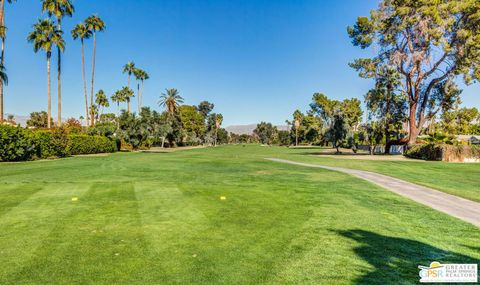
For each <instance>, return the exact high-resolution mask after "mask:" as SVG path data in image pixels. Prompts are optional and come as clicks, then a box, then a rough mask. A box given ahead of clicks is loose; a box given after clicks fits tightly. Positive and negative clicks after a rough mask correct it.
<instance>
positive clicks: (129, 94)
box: [121, 86, 135, 113]
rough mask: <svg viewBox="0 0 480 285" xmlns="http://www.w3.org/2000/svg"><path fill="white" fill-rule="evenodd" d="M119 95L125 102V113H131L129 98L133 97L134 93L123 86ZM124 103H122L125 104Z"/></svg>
mask: <svg viewBox="0 0 480 285" xmlns="http://www.w3.org/2000/svg"><path fill="white" fill-rule="evenodd" d="M121 92H122V93H121V94H122V97H123V98H124V100H125V101H126V102H127V111H128V113H130V112H131V108H130V98H131V97H135V92H133V90H132V89H130V88H129V87H127V86H125V87H123V89H122V90H121ZM125 101H124V102H125Z"/></svg>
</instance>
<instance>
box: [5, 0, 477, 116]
mask: <svg viewBox="0 0 480 285" xmlns="http://www.w3.org/2000/svg"><path fill="white" fill-rule="evenodd" d="M377 3H378V1H377V0H343V1H338V0H321V1H320V0H311V1H300V0H289V1H287V0H276V1H273V0H215V1H213V0H212V1H208V0H201V1H200V0H168V1H164V0H121V1H119V0H100V1H92V0H90V1H86V0H83V1H80V0H77V1H74V4H75V8H76V12H75V15H74V17H73V18H67V19H65V20H64V24H63V27H64V30H65V31H66V38H67V49H66V52H65V55H64V61H63V62H64V65H63V70H64V73H63V82H62V84H63V86H64V88H63V98H64V100H63V116H64V117H70V116H75V117H79V116H80V115H82V114H83V110H84V105H83V89H82V78H81V53H80V44H79V42H74V41H72V39H71V37H70V30H71V28H72V27H73V26H74V25H75V24H77V23H78V22H81V21H83V20H84V19H85V18H86V17H87V16H89V15H90V14H92V13H97V14H98V15H99V16H100V17H101V18H103V19H104V20H105V22H106V24H107V30H106V32H105V33H103V34H100V35H99V37H98V51H97V70H96V74H97V76H96V89H97V90H98V88H102V89H104V90H105V91H106V93H107V94H108V95H111V94H112V93H113V92H114V91H115V90H116V89H119V88H120V87H121V86H124V85H126V81H127V78H126V76H125V75H123V74H122V72H121V71H122V66H123V65H124V64H125V63H126V62H128V61H129V60H133V61H135V63H136V64H137V66H138V67H141V68H143V69H145V70H147V71H148V72H149V74H150V78H151V79H150V80H149V81H147V83H146V86H145V95H144V105H150V106H153V107H154V108H156V109H158V107H157V101H158V97H159V95H160V93H161V92H163V90H164V89H165V88H177V89H178V90H179V91H180V93H181V95H182V96H183V97H184V98H185V100H186V102H185V103H187V104H197V103H198V102H200V101H201V100H208V101H211V102H213V103H214V104H215V106H216V111H217V112H220V113H223V114H224V117H225V121H224V125H232V124H248V123H256V122H259V121H261V120H264V121H270V122H273V123H275V124H283V123H284V121H285V120H286V119H289V118H290V116H291V114H292V112H293V111H294V110H295V109H300V110H306V109H307V108H308V104H309V103H310V100H311V96H312V94H313V93H314V92H324V93H325V94H327V95H328V96H330V97H333V98H338V99H343V98H347V97H358V98H363V95H364V94H365V92H366V91H367V90H368V89H369V88H370V87H371V85H372V82H370V81H368V80H364V79H360V78H358V76H357V75H356V73H355V72H354V71H353V70H352V69H351V68H349V67H348V65H347V64H348V62H350V61H352V60H353V59H354V58H356V57H360V56H370V55H371V54H370V53H371V52H365V51H361V50H360V49H359V48H356V47H353V46H352V45H351V43H350V40H349V38H348V36H347V34H346V27H347V26H348V25H351V24H353V23H354V22H355V19H356V17H357V16H359V15H366V14H368V12H369V10H370V9H372V8H374V7H376V6H377ZM6 16H7V19H6V20H7V26H8V28H9V29H8V38H7V46H6V61H7V62H6V66H7V69H8V75H9V79H10V84H9V86H8V87H7V88H6V99H5V108H6V109H5V110H6V112H7V113H14V114H17V115H28V114H29V113H30V112H32V111H38V110H46V106H47V96H46V88H47V87H46V60H45V56H44V54H41V53H39V54H35V53H34V52H33V49H32V46H31V45H30V44H29V43H27V41H26V37H27V34H28V33H29V32H30V30H31V26H32V24H33V23H34V22H36V20H37V19H38V18H40V17H43V15H42V13H41V7H40V1H38V0H22V1H18V2H17V3H16V4H14V5H7V7H6ZM91 48H92V45H91V41H90V42H88V43H87V64H88V65H87V75H88V74H89V73H90V71H89V70H90V62H91V61H90V58H91V57H90V56H91V52H90V51H91ZM55 76H56V75H55V73H53V74H52V79H53V80H52V87H53V90H54V92H53V93H52V97H53V98H54V100H53V106H54V107H56V99H55V98H56V92H55V90H56V81H55ZM463 101H464V103H465V105H469V106H477V107H480V87H479V86H478V84H477V85H474V86H470V87H468V88H465V90H464V94H463ZM134 102H136V101H134ZM133 107H134V108H136V103H134V104H133ZM114 110H116V109H115V108H112V111H114ZM52 114H53V115H55V114H56V108H52Z"/></svg>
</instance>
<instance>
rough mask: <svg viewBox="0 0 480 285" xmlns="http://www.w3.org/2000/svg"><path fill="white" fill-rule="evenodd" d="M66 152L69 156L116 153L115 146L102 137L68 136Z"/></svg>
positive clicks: (112, 142) (111, 141)
mask: <svg viewBox="0 0 480 285" xmlns="http://www.w3.org/2000/svg"><path fill="white" fill-rule="evenodd" d="M69 137H70V142H69V144H68V149H67V150H68V152H69V154H71V155H78V154H94V153H109V152H115V151H117V144H116V142H115V141H114V140H111V139H109V138H107V137H103V136H88V135H70V136H69Z"/></svg>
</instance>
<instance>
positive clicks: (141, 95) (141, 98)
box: [140, 80, 145, 109]
mask: <svg viewBox="0 0 480 285" xmlns="http://www.w3.org/2000/svg"><path fill="white" fill-rule="evenodd" d="M144 90H145V82H144V81H143V80H142V91H141V92H140V109H142V100H143V91H144Z"/></svg>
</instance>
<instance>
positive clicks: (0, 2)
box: [0, 0, 15, 122]
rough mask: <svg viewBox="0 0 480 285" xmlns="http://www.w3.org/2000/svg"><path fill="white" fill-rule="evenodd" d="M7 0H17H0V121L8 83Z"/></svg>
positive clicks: (2, 118) (13, 0) (10, 1)
mask: <svg viewBox="0 0 480 285" xmlns="http://www.w3.org/2000/svg"><path fill="white" fill-rule="evenodd" d="M5 1H6V2H8V3H12V2H15V0H0V39H1V40H2V50H1V53H0V69H1V73H0V74H1V78H0V122H2V121H3V120H4V110H3V91H4V90H3V86H4V85H6V84H7V82H8V80H7V75H6V73H5V39H6V38H7V27H6V26H5Z"/></svg>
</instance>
